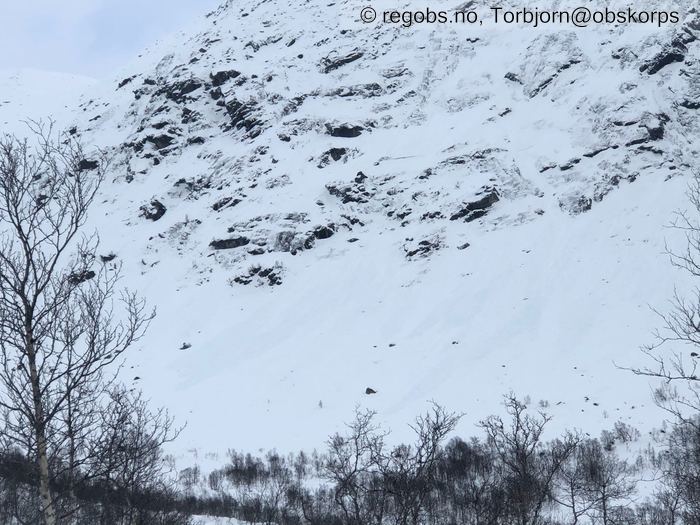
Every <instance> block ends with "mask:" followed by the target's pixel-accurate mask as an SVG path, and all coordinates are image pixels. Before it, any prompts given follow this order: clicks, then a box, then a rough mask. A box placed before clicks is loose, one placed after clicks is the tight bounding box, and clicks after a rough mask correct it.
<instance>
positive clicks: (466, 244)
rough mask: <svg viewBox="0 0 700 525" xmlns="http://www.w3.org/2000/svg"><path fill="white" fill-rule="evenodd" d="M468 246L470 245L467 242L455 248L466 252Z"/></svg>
mask: <svg viewBox="0 0 700 525" xmlns="http://www.w3.org/2000/svg"><path fill="white" fill-rule="evenodd" d="M470 246H471V244H469V243H468V242H465V243H464V244H462V245H461V246H457V249H458V250H466V249H467V248H469V247H470Z"/></svg>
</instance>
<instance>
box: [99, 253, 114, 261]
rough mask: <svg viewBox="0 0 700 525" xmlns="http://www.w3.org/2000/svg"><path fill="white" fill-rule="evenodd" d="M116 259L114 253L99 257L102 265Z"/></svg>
mask: <svg viewBox="0 0 700 525" xmlns="http://www.w3.org/2000/svg"><path fill="white" fill-rule="evenodd" d="M116 258H117V255H116V254H114V253H109V254H107V255H100V260H101V261H102V262H103V263H108V262H111V261H113V260H114V259H116Z"/></svg>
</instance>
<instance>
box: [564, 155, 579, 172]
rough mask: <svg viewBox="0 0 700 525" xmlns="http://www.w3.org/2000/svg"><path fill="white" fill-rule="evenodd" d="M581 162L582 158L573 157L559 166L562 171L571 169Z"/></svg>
mask: <svg viewBox="0 0 700 525" xmlns="http://www.w3.org/2000/svg"><path fill="white" fill-rule="evenodd" d="M579 162H581V159H580V158H574V159H571V160H570V161H569V162H567V163H566V164H562V165H561V166H559V169H560V170H561V171H569V170H570V169H573V167H574V166H576V164H578V163H579Z"/></svg>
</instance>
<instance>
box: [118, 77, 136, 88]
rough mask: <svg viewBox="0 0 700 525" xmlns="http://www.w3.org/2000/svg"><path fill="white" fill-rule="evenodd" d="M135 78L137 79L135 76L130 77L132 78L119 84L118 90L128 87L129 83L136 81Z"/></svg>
mask: <svg viewBox="0 0 700 525" xmlns="http://www.w3.org/2000/svg"><path fill="white" fill-rule="evenodd" d="M135 78H136V75H133V76H130V77H127V78H125V79H124V80H122V81H121V82H119V84H117V89H119V88H123V87H124V86H126V85H127V84H128V83H129V82H131V81H132V80H134V79H135Z"/></svg>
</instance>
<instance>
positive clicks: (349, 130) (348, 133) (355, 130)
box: [326, 124, 364, 139]
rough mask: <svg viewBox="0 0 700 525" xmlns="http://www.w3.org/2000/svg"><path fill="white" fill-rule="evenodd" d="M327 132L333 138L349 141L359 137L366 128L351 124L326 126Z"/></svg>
mask: <svg viewBox="0 0 700 525" xmlns="http://www.w3.org/2000/svg"><path fill="white" fill-rule="evenodd" d="M326 130H327V131H328V134H329V135H330V136H331V137H341V138H346V139H347V138H355V137H359V136H360V135H361V134H362V132H363V131H364V128H363V127H362V126H352V125H350V124H340V125H338V126H331V125H330V124H326Z"/></svg>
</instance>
